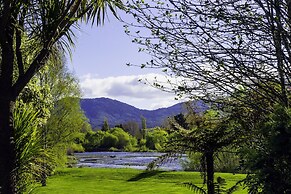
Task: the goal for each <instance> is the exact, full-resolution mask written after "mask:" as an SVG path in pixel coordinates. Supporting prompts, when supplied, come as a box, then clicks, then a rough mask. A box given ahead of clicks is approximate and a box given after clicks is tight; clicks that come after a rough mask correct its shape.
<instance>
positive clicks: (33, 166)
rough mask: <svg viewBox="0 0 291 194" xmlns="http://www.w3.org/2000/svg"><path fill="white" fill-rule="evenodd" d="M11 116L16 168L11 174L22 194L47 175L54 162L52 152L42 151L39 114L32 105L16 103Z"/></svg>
mask: <svg viewBox="0 0 291 194" xmlns="http://www.w3.org/2000/svg"><path fill="white" fill-rule="evenodd" d="M13 116H14V129H15V145H16V153H17V155H16V158H17V160H16V166H17V168H16V170H15V172H13V174H14V176H15V180H16V182H17V185H16V187H17V191H18V192H20V193H22V192H24V191H26V190H27V189H28V188H29V187H31V186H32V184H33V183H35V182H37V181H39V180H40V179H41V178H42V175H43V174H49V173H50V171H51V169H52V168H53V167H54V165H55V163H54V162H55V161H54V160H53V158H54V157H53V154H52V152H49V151H46V150H44V149H43V145H42V141H41V140H42V134H41V133H40V131H39V130H38V127H39V126H40V124H41V121H40V120H39V119H38V116H39V112H38V111H36V110H35V109H34V107H33V105H32V104H25V103H23V102H22V101H19V102H16V105H15V111H14V115H13ZM43 164H45V165H43Z"/></svg>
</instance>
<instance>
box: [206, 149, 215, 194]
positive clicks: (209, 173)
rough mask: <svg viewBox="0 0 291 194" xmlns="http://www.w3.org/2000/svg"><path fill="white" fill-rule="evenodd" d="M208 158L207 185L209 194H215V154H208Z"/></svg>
mask: <svg viewBox="0 0 291 194" xmlns="http://www.w3.org/2000/svg"><path fill="white" fill-rule="evenodd" d="M205 158H206V184H207V194H214V163H213V152H207V153H206V154H205Z"/></svg>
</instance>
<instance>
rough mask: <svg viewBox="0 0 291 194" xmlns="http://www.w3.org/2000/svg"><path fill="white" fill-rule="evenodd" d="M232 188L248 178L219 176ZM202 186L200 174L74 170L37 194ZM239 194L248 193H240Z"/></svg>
mask: <svg viewBox="0 0 291 194" xmlns="http://www.w3.org/2000/svg"><path fill="white" fill-rule="evenodd" d="M216 176H220V177H222V178H225V179H226V181H227V184H228V186H232V185H234V184H235V183H236V182H237V181H239V180H241V179H243V178H244V175H232V174H227V173H217V174H216ZM184 182H192V183H194V184H198V185H199V186H202V182H203V180H202V179H201V176H200V173H198V172H164V171H153V172H145V171H141V170H134V169H109V168H70V169H62V170H58V171H57V172H56V173H55V175H53V176H51V177H50V178H49V179H48V182H47V186H46V187H41V186H39V187H37V188H36V189H35V190H34V192H33V193H34V194H96V193H98V194H125V193H126V194H127V193H128V194H136V193H138V194H155V193H156V194H160V193H165V194H188V193H189V194H190V193H193V192H192V191H190V190H189V189H188V188H186V187H184V186H183V185H182V183H184ZM236 193H247V192H246V191H240V192H236Z"/></svg>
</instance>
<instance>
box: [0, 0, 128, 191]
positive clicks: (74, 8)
mask: <svg viewBox="0 0 291 194" xmlns="http://www.w3.org/2000/svg"><path fill="white" fill-rule="evenodd" d="M115 6H118V7H122V2H121V1H120V0H61V1H59V0H53V1H43V0H41V1H25V0H23V1H6V0H5V1H1V3H0V33H1V37H0V51H1V57H0V91H1V96H0V107H1V109H0V121H1V122H0V142H1V143H0V155H1V159H0V174H1V176H0V193H7V194H10V193H17V192H18V191H17V188H16V182H15V181H16V179H15V178H14V177H15V176H16V175H15V174H14V172H15V167H16V164H15V161H16V147H15V142H14V130H13V109H14V106H15V100H16V98H17V97H18V96H19V94H20V93H21V91H22V90H23V88H24V87H25V86H26V85H27V83H28V82H29V81H30V80H31V78H32V77H33V76H34V75H35V74H36V73H37V72H38V71H39V70H40V69H41V68H42V67H43V66H45V64H46V61H47V60H48V58H49V57H50V56H51V54H52V53H53V51H54V49H55V48H61V49H66V48H69V47H70V44H71V43H73V37H74V34H73V28H74V27H77V22H78V21H81V20H83V21H89V20H91V21H93V23H94V22H95V21H96V23H97V25H99V24H100V23H102V22H103V20H104V15H105V12H106V7H109V8H110V10H111V11H112V12H113V14H114V15H116V12H115ZM24 37H27V38H26V39H25V38H24ZM24 41H25V42H24ZM27 45H30V47H27V48H26V49H30V51H31V52H30V55H25V53H23V49H24V48H23V46H27ZM36 45H37V47H36Z"/></svg>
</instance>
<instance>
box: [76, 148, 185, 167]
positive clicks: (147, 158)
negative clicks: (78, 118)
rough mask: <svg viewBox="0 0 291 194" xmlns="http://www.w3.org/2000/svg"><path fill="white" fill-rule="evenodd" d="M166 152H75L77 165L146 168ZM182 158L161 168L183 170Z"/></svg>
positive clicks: (170, 161)
mask: <svg viewBox="0 0 291 194" xmlns="http://www.w3.org/2000/svg"><path fill="white" fill-rule="evenodd" d="M163 154H164V153H157V152H84V153H75V157H76V158H77V159H78V163H77V167H92V168H134V169H146V167H147V165H148V164H149V163H150V162H152V161H153V160H154V159H156V158H158V157H159V156H162V155H163ZM183 160H186V156H185V155H184V156H183V157H182V158H171V159H170V160H169V161H167V162H166V163H163V164H161V165H160V166H159V169H161V170H171V171H181V170H183V167H182V165H181V162H182V161H183Z"/></svg>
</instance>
